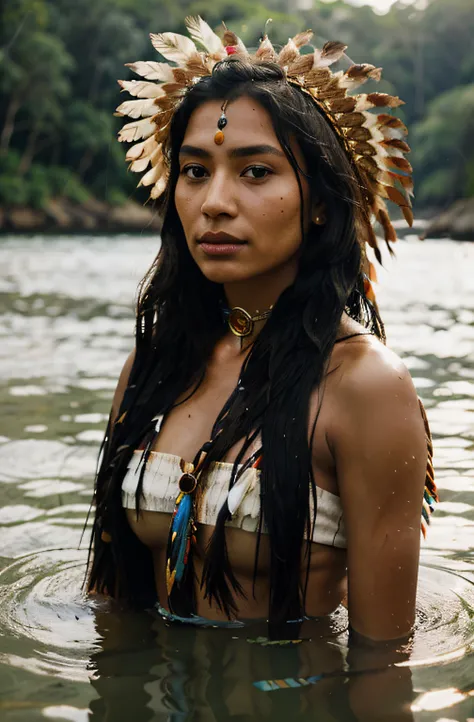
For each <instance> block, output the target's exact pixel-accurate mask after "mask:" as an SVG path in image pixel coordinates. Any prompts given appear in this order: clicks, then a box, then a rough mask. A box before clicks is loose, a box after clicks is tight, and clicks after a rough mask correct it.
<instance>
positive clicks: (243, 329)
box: [222, 306, 273, 338]
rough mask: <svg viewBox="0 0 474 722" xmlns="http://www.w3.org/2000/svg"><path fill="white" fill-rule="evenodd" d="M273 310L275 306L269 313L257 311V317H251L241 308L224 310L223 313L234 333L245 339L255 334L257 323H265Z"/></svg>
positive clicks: (235, 307)
mask: <svg viewBox="0 0 474 722" xmlns="http://www.w3.org/2000/svg"><path fill="white" fill-rule="evenodd" d="M272 308H273V306H270V308H269V309H268V310H267V311H263V312H262V313H260V311H257V313H256V314H255V316H251V315H250V314H249V313H248V311H246V310H245V309H244V308H240V307H239V306H234V308H223V309H222V313H223V316H224V318H225V320H226V321H227V325H228V326H229V328H230V330H231V331H232V333H233V334H234V335H235V336H239V337H240V338H245V336H250V334H251V333H252V332H253V329H254V325H255V322H256V321H263V320H264V319H266V318H268V317H269V316H270V314H271V312H272Z"/></svg>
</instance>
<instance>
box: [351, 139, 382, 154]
mask: <svg viewBox="0 0 474 722" xmlns="http://www.w3.org/2000/svg"><path fill="white" fill-rule="evenodd" d="M352 148H353V150H354V153H357V154H358V155H376V154H377V151H376V149H375V148H374V146H373V145H372V144H371V143H367V142H365V141H361V142H359V143H355V144H354V145H353V146H352Z"/></svg>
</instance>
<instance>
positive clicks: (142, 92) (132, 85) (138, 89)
mask: <svg viewBox="0 0 474 722" xmlns="http://www.w3.org/2000/svg"><path fill="white" fill-rule="evenodd" d="M117 82H118V84H119V85H120V87H121V88H122V90H126V91H127V92H128V93H130V95H133V96H134V97H135V98H158V97H159V96H161V95H163V92H164V91H163V88H162V86H161V85H158V84H157V83H147V82H146V81H145V80H118V81H117Z"/></svg>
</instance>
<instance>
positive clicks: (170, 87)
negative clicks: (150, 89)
mask: <svg viewBox="0 0 474 722" xmlns="http://www.w3.org/2000/svg"><path fill="white" fill-rule="evenodd" d="M162 88H163V90H164V91H165V93H166V95H168V96H170V97H176V96H180V95H184V93H185V92H186V89H187V86H186V85H185V84H183V83H165V84H164V85H162Z"/></svg>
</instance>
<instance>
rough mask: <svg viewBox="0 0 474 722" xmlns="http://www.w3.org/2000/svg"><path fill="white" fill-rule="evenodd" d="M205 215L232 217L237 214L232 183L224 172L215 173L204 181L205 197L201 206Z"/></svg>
mask: <svg viewBox="0 0 474 722" xmlns="http://www.w3.org/2000/svg"><path fill="white" fill-rule="evenodd" d="M201 212H202V213H203V214H204V215H205V216H209V217H210V218H215V217H216V216H220V215H227V216H232V217H234V216H235V215H236V214H237V204H236V199H235V189H234V184H233V183H232V182H231V181H230V180H229V177H228V175H227V174H225V173H215V174H214V175H213V176H212V178H210V179H209V182H208V183H206V189H205V198H204V201H203V203H202V206H201Z"/></svg>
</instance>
